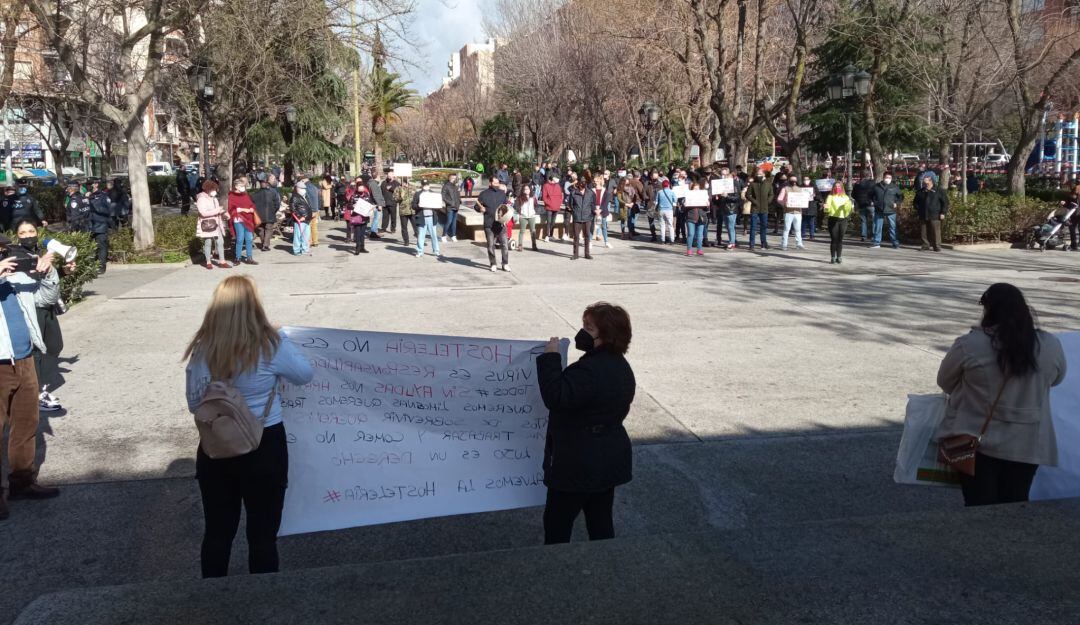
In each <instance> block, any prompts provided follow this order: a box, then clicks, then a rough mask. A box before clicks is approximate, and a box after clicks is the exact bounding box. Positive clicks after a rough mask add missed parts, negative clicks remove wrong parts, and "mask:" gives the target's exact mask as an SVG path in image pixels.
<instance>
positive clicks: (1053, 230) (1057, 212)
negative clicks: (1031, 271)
mask: <svg viewBox="0 0 1080 625" xmlns="http://www.w3.org/2000/svg"><path fill="white" fill-rule="evenodd" d="M1075 214H1076V205H1075V204H1069V205H1065V206H1062V207H1061V208H1057V209H1054V210H1052V211H1050V214H1049V215H1047V217H1046V223H1044V224H1042V225H1039V226H1035V227H1034V228H1032V229H1031V234H1030V235H1029V236H1028V248H1029V249H1035V248H1039V251H1040V252H1045V251H1046V250H1047V249H1051V250H1052V249H1054V248H1056V247H1060V248H1061V249H1062V250H1067V249H1069V246H1068V245H1067V244H1066V243H1065V226H1066V225H1068V223H1069V220H1071V219H1072V218H1073V217H1074V216H1075Z"/></svg>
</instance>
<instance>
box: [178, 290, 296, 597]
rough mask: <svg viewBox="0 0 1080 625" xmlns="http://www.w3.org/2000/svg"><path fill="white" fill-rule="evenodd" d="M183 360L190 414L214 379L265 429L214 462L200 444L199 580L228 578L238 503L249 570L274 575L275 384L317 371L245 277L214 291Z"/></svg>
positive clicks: (282, 482)
mask: <svg viewBox="0 0 1080 625" xmlns="http://www.w3.org/2000/svg"><path fill="white" fill-rule="evenodd" d="M184 359H185V360H187V361H188V365H187V403H188V410H190V411H191V412H193V413H194V412H195V411H196V410H197V409H198V408H199V405H200V404H201V403H202V399H203V396H204V395H205V393H206V389H207V386H209V384H210V382H211V381H213V380H221V381H226V380H227V381H230V383H231V385H232V387H233V388H234V389H235V390H236V391H237V392H238V393H239V394H240V395H242V396H243V399H244V403H245V404H246V405H247V408H248V410H250V411H251V414H252V415H255V416H256V417H257V418H259V419H260V420H261V421H262V424H263V432H262V439H261V441H260V442H259V446H258V447H257V448H256V449H255V451H252V452H250V453H247V454H243V455H241V456H235V457H232V458H218V459H213V458H210V457H209V456H208V455H206V453H205V452H204V451H203V447H202V445H201V444H200V445H199V449H198V451H197V452H196V457H195V477H196V479H197V480H198V481H199V492H200V493H201V494H202V504H203V518H204V519H205V522H206V528H205V530H204V533H203V540H202V553H201V559H202V576H203V577H224V576H225V575H227V574H228V573H229V558H230V556H231V553H232V541H233V537H235V536H236V528H237V526H238V525H239V523H240V505H241V503H242V504H243V505H244V509H245V510H246V511H247V540H248V571H249V572H251V573H275V572H277V570H278V552H277V534H278V528H279V527H280V525H281V510H282V508H283V507H284V505H285V487H286V485H287V483H288V477H289V452H288V449H287V448H286V446H285V426H284V425H283V424H282V422H281V404H280V402H277V401H274V398H275V396H276V394H277V393H276V390H277V384H278V378H284V379H286V380H288V381H289V382H291V383H293V384H307V383H308V382H310V381H311V378H312V377H313V376H314V371H313V370H312V368H311V364H310V362H309V359H308V358H307V357H305V356H304V355H303V354H301V353H300V350H299V348H297V347H296V345H294V344H293V343H292V342H291V341H290V340H289V339H288V337H286V336H285V334H284V333H282V332H281V331H279V330H277V329H275V328H274V326H273V325H271V324H270V322H269V321H268V320H267V318H266V312H265V311H264V310H263V307H262V303H261V302H260V301H259V294H258V291H257V289H256V287H255V281H254V280H252V279H251V278H250V277H248V276H231V277H228V278H226V279H224V280H222V281H221V284H219V285H218V286H217V289H215V290H214V295H213V298H212V299H211V301H210V307H209V308H207V310H206V316H205V317H203V322H202V326H200V327H199V330H198V331H197V332H196V333H195V336H194V337H193V338H192V339H191V343H190V344H188V346H187V350H185V351H184Z"/></svg>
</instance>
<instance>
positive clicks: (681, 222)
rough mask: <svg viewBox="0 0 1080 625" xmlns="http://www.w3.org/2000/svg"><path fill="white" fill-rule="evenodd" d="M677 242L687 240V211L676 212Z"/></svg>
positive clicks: (683, 209)
mask: <svg viewBox="0 0 1080 625" xmlns="http://www.w3.org/2000/svg"><path fill="white" fill-rule="evenodd" d="M675 240H676V241H679V240H686V209H685V208H677V209H676V210H675Z"/></svg>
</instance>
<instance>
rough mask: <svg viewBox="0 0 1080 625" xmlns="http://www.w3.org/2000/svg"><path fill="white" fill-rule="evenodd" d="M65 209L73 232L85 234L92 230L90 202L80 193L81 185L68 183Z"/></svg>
mask: <svg viewBox="0 0 1080 625" xmlns="http://www.w3.org/2000/svg"><path fill="white" fill-rule="evenodd" d="M64 208H65V209H66V210H67V220H68V226H69V227H70V228H71V230H72V231H75V232H85V231H87V230H89V229H90V201H89V200H88V199H86V197H85V196H84V195H83V194H82V193H80V192H79V185H78V184H76V183H74V182H69V183H68V186H67V193H66V194H65V196H64Z"/></svg>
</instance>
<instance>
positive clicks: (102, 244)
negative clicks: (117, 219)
mask: <svg viewBox="0 0 1080 625" xmlns="http://www.w3.org/2000/svg"><path fill="white" fill-rule="evenodd" d="M94 242H95V243H97V261H98V269H100V270H101V271H105V265H106V264H107V263H108V262H109V233H108V232H105V233H98V232H95V233H94Z"/></svg>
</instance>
